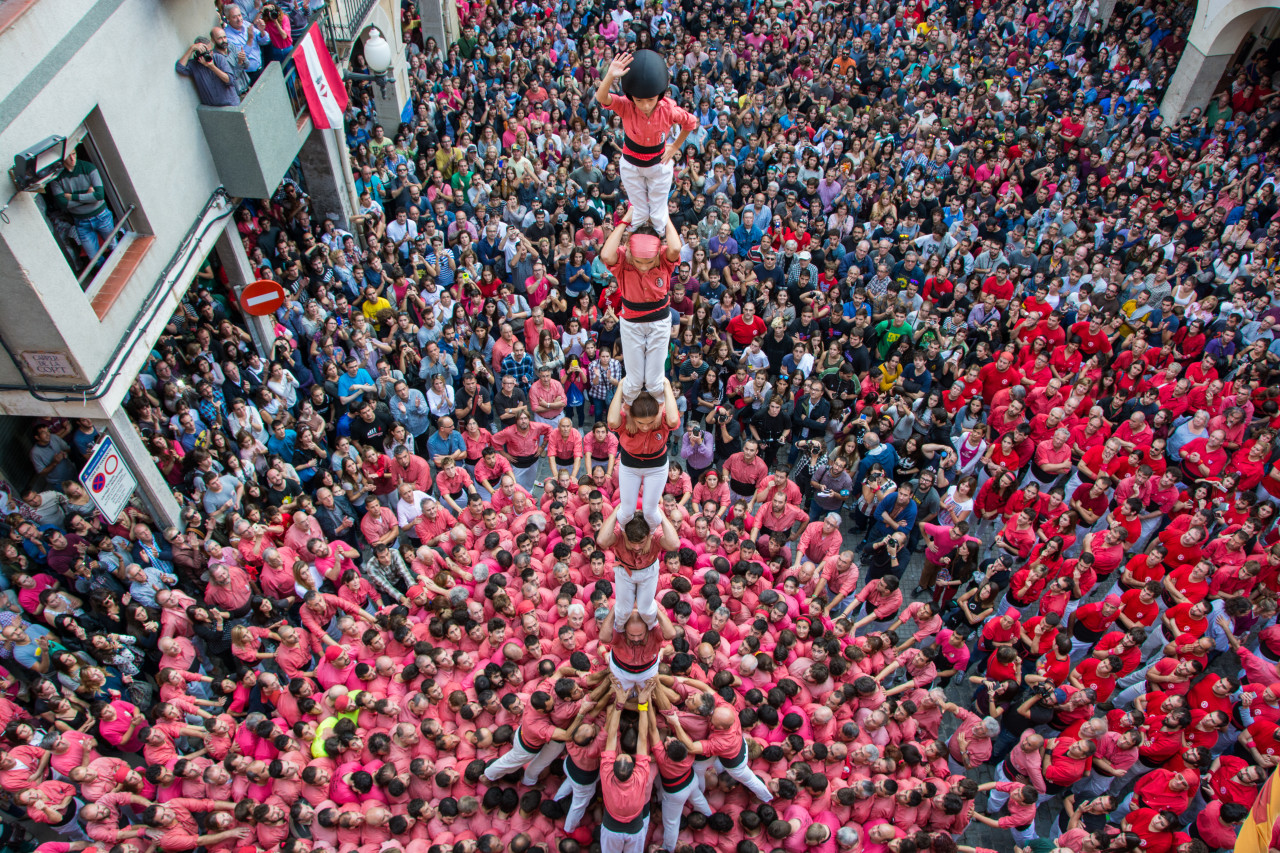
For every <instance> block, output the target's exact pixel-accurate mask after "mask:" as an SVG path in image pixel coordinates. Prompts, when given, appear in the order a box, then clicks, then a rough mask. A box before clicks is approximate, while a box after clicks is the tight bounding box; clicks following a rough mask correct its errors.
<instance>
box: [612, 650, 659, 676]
mask: <svg viewBox="0 0 1280 853" xmlns="http://www.w3.org/2000/svg"><path fill="white" fill-rule="evenodd" d="M609 659H610V660H612V661H613V665H614V666H616V667H617V668H618V669H620V670H622V671H623V672H629V673H631V674H632V675H640V674H641V673H644V672H648V671H649V669H650V668H651V667H652V666H653V665H654V664H655V663H657V662H658V659H657V658H654V659H653V660H651V661H649V662H648V663H646V664H643V665H641V666H633V665H632V664H629V663H623V662H622V661H620V660H618V656H617V655H615V654H614V653H613V652H612V651H610V652H609Z"/></svg>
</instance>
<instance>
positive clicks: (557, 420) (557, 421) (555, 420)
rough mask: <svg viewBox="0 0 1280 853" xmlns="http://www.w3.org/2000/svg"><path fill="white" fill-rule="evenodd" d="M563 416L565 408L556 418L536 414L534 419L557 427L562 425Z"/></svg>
mask: <svg viewBox="0 0 1280 853" xmlns="http://www.w3.org/2000/svg"><path fill="white" fill-rule="evenodd" d="M563 417H564V410H563V409H562V410H561V411H560V413H559V414H557V415H556V416H555V417H554V418H546V417H543V416H542V415H538V414H535V415H534V416H533V419H534V420H535V421H537V422H538V423H540V424H546V425H547V426H549V427H556V426H560V419H561V418H563Z"/></svg>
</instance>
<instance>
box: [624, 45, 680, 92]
mask: <svg viewBox="0 0 1280 853" xmlns="http://www.w3.org/2000/svg"><path fill="white" fill-rule="evenodd" d="M670 82H671V77H670V74H669V73H668V72H667V61H666V60H665V59H663V58H662V54H660V53H656V52H655V51H652V50H637V51H636V52H635V55H634V56H632V57H631V65H630V66H628V68H627V73H626V74H624V75H622V92H623V94H624V95H626V96H627V97H628V98H633V99H634V98H656V97H658V96H659V95H662V94H663V93H665V92H666V91H667V86H668V85H669V84H670Z"/></svg>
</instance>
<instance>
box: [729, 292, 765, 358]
mask: <svg viewBox="0 0 1280 853" xmlns="http://www.w3.org/2000/svg"><path fill="white" fill-rule="evenodd" d="M725 331H727V332H728V333H729V337H730V339H731V340H732V341H733V344H734V346H735V347H736V348H737V349H742V348H743V347H746V346H749V345H750V344H751V342H752V341H754V340H755V339H756V338H762V337H764V334H765V332H766V331H768V326H766V325H765V323H764V320H762V319H761V318H759V317H757V316H756V304H755V303H754V302H745V303H743V305H742V313H741V314H739V315H738V316H737V317H734V318H733V319H732V320H730V321H729V323H728V325H726V326H725Z"/></svg>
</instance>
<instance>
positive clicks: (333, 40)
mask: <svg viewBox="0 0 1280 853" xmlns="http://www.w3.org/2000/svg"><path fill="white" fill-rule="evenodd" d="M376 2H377V0H329V2H328V3H327V4H326V5H325V8H324V10H323V11H321V13H320V21H321V23H322V24H323V25H324V40H325V41H326V42H327V43H328V45H329V49H330V50H331V51H332V52H333V58H334V60H335V61H336V62H338V63H342V62H345V61H346V59H347V58H348V57H349V56H350V55H351V45H352V43H353V42H355V40H356V38H357V37H358V36H359V35H360V28H361V26H362V25H363V24H364V20H365V18H367V17H369V12H370V10H372V9H373V6H374V4H375V3H376Z"/></svg>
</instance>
